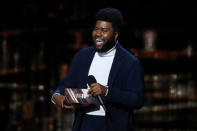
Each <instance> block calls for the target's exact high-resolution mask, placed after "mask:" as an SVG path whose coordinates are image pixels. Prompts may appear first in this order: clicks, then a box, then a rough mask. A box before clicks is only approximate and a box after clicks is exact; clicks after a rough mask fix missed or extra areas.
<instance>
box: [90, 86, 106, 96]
mask: <svg viewBox="0 0 197 131" xmlns="http://www.w3.org/2000/svg"><path fill="white" fill-rule="evenodd" d="M106 91H107V87H105V86H103V85H101V84H99V83H93V84H91V85H90V89H89V90H88V94H90V95H92V96H97V95H105V94H106Z"/></svg>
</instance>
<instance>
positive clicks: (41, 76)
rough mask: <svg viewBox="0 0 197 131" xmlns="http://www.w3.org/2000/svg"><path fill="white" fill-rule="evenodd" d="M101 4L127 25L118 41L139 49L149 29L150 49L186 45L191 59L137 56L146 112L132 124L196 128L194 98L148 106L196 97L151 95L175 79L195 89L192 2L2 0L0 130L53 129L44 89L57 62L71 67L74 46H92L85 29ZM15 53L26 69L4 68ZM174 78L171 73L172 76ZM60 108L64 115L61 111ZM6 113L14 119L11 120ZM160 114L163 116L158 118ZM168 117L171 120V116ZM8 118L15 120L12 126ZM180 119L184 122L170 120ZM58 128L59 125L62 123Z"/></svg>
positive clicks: (50, 86) (51, 83) (52, 81)
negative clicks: (28, 112)
mask: <svg viewBox="0 0 197 131" xmlns="http://www.w3.org/2000/svg"><path fill="white" fill-rule="evenodd" d="M104 7H114V8H118V9H119V10H120V11H121V12H122V14H123V17H124V20H125V23H124V28H123V30H122V32H121V34H120V42H121V44H122V45H123V46H124V47H125V48H126V49H128V50H130V49H138V50H143V49H144V39H143V36H144V32H145V31H146V30H148V29H153V30H155V31H156V34H157V38H156V51H160V50H161V51H169V52H170V51H176V52H179V51H184V50H186V49H187V48H188V45H191V47H192V52H193V54H194V55H193V56H192V57H191V58H190V57H189V58H188V57H185V56H184V57H181V58H179V57H177V56H176V55H174V56H173V55H171V57H172V58H171V57H169V58H166V57H165V58H164V59H163V58H160V57H157V58H156V59H154V58H152V57H151V58H150V57H149V58H148V59H147V58H146V57H145V58H144V56H143V55H142V56H140V57H139V58H140V59H141V60H142V63H143V66H144V71H145V75H146V78H148V80H147V81H146V83H145V84H146V86H147V88H146V91H147V96H146V97H147V101H146V102H147V103H146V104H145V108H148V109H152V110H151V112H148V113H147V112H146V111H144V112H143V110H142V113H141V114H140V113H139V114H138V115H139V121H137V122H136V123H137V124H138V129H139V130H140V127H142V130H143V129H144V130H145V129H146V128H147V127H149V128H150V130H151V129H153V128H154V127H156V128H155V129H158V130H160V129H161V130H162V129H163V130H168V128H169V130H170V129H171V130H173V129H175V130H176V129H177V130H178V129H181V128H184V129H185V130H187V129H188V130H189V129H191V130H192V129H194V128H195V129H196V125H195V123H196V121H197V120H196V118H197V117H196V114H197V113H196V104H193V103H192V104H190V105H189V106H187V105H186V107H184V108H183V109H179V108H177V109H175V110H173V111H171V110H170V109H168V110H167V111H164V112H162V111H161V112H160V111H159V112H157V111H156V112H155V111H154V109H153V108H152V107H154V106H155V103H156V106H157V104H159V105H160V104H161V105H162V104H163V105H162V107H164V108H165V109H166V107H168V105H170V104H172V105H173V104H175V105H176V104H177V105H178V104H182V103H183V104H185V102H186V103H187V102H193V100H195V101H196V98H197V97H196V96H195V95H194V97H193V96H192V95H191V94H189V95H187V96H186V97H180V98H178V97H176V98H175V99H174V98H163V97H159V98H158V97H156V98H155V97H154V93H155V94H156V95H157V93H158V91H159V92H160V93H161V94H162V93H163V94H165V93H169V90H170V88H169V86H168V85H167V84H169V83H170V82H171V81H172V83H173V82H174V83H175V85H176V86H175V87H176V89H177V90H179V87H178V86H179V85H181V87H180V90H182V91H183V92H185V90H186V91H187V90H190V89H191V88H190V86H191V85H192V86H191V87H192V91H193V92H194V93H193V94H195V93H196V92H197V91H196V84H194V83H195V82H196V73H195V72H196V71H195V68H194V67H196V65H197V63H196V54H195V52H196V50H197V46H196V43H197V40H196V29H197V24H196V23H197V20H196V17H197V8H196V5H195V2H194V1H189V0H187V1H186V0H184V1H178V0H130V1H129V0H128V1H123V0H119V1H115V0H98V1H94V0H52V1H49V0H48V1H47V0H18V1H11V0H7V1H1V2H0V56H2V54H3V51H2V48H3V47H2V44H1V43H2V41H3V40H6V41H7V49H8V54H9V57H8V59H9V61H8V66H7V67H6V70H8V71H7V72H6V73H5V72H4V73H2V72H3V71H2V70H4V69H3V68H2V67H3V66H2V65H3V64H2V63H3V58H2V57H0V87H1V88H0V89H1V95H0V96H1V97H0V115H1V116H2V120H1V121H0V126H2V130H4V129H5V130H8V131H9V130H12V129H11V128H12V127H13V129H15V130H18V129H19V130H20V129H22V130H44V126H43V125H50V126H54V127H53V128H52V129H51V130H56V129H58V127H56V126H57V125H58V124H57V123H58V120H59V119H62V118H56V117H54V116H53V115H54V114H56V113H60V111H57V110H55V111H54V105H52V104H51V101H50V98H51V96H50V93H51V91H53V90H54V89H56V87H57V84H58V83H59V80H60V78H59V70H60V67H61V65H63V64H67V65H69V64H70V62H71V61H72V57H73V55H74V54H75V53H76V52H77V51H78V50H79V49H81V48H84V47H87V46H91V45H92V40H91V32H92V29H93V26H94V24H95V20H94V17H95V13H96V12H97V11H98V9H100V8H104ZM76 32H80V36H77V33H76ZM78 40H79V41H80V42H79V43H80V46H79V47H78V46H76V43H77V41H78ZM16 52H18V53H19V55H20V58H19V61H18V63H17V64H18V68H19V69H24V70H22V71H20V70H19V71H18V72H12V73H8V72H9V71H10V70H11V71H12V69H13V68H14V66H15V64H16V63H14V60H13V56H14V53H16ZM156 53H157V52H156ZM164 54H165V53H164ZM166 54H168V52H167V53H166ZM166 54H165V55H166ZM43 65H44V66H43ZM173 73H174V74H173ZM172 74H173V75H172ZM155 75H156V76H157V77H158V78H159V80H158V81H159V82H158V83H159V84H161V85H162V84H163V83H164V84H163V85H167V86H164V87H162V88H158V89H156V88H155V87H154V86H155V85H154V84H153V83H154V82H155V81H154V80H153V81H152V78H155ZM172 76H176V77H175V78H174V79H173V80H171V79H170V78H171V77H172ZM168 77H169V79H167V78H168ZM149 79H151V80H149ZM166 79H167V80H166ZM13 83H14V84H18V85H19V87H20V86H21V85H25V86H24V87H23V86H22V87H21V88H19V89H17V88H15V87H14V88H13V86H9V85H10V84H11V85H12V84H13ZM166 83H167V84H166ZM174 83H173V84H174ZM188 83H189V84H188ZM40 85H42V86H44V89H40V88H39V87H40ZM182 87H183V88H182ZM185 87H187V88H186V89H185ZM193 87H195V88H194V89H193ZM190 91H191V90H190ZM13 94H16V96H17V97H19V98H20V101H17V102H19V103H21V105H22V106H19V107H18V108H17V110H14V111H13V112H12V109H10V103H13V100H12V95H13ZM175 94H176V93H175ZM149 95H150V96H149ZM152 95H153V97H152ZM190 96H192V97H191V98H190ZM41 98H42V99H41ZM43 98H44V99H43ZM27 101H28V102H30V103H32V104H33V105H34V106H35V109H34V111H33V112H34V115H33V118H32V119H28V120H25V119H23V118H22V116H23V111H22V109H21V108H22V107H23V105H25V103H26V102H27ZM17 102H16V101H15V103H17ZM177 107H178V106H177ZM193 107H194V108H193ZM63 114H66V113H65V112H63ZM12 116H17V117H16V118H15V119H14V118H13V117H12ZM62 116H63V115H62ZM180 116H183V117H182V118H181V117H180ZM11 118H12V119H11ZM45 118H46V119H45ZM68 118H70V117H68ZM154 118H155V119H156V121H154ZM158 118H159V119H162V120H164V122H163V121H159V120H157V119H158ZM168 118H169V119H168ZM172 118H174V119H173V120H171V119H172ZM165 120H166V121H165ZM13 121H14V122H16V123H17V124H16V123H14V124H13ZM24 121H25V122H26V123H25V122H24ZM32 121H33V122H32ZM51 121H52V122H51ZM59 121H62V122H63V123H64V122H65V121H63V120H59ZM28 122H29V123H28ZM44 122H45V123H44ZM46 122H48V123H46ZM50 122H51V123H50ZM138 122H139V123H138ZM32 123H33V124H32ZM179 124H180V125H182V126H176V125H179ZM62 125H64V124H62ZM141 125H142V126H141ZM177 127H178V128H177ZM59 128H61V129H63V127H59ZM184 129H183V130H184ZM48 131H49V129H48Z"/></svg>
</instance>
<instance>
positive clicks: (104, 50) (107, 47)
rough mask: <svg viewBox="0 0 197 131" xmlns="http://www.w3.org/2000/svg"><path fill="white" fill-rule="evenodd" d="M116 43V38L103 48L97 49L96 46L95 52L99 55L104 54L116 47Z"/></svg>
mask: <svg viewBox="0 0 197 131" xmlns="http://www.w3.org/2000/svg"><path fill="white" fill-rule="evenodd" d="M115 44H116V43H115V41H114V38H112V39H110V40H108V41H107V42H106V43H105V44H104V45H103V46H102V47H101V48H97V47H96V44H95V46H94V48H95V50H96V51H97V52H99V53H102V52H107V51H108V50H110V49H111V48H112V47H114V45H115Z"/></svg>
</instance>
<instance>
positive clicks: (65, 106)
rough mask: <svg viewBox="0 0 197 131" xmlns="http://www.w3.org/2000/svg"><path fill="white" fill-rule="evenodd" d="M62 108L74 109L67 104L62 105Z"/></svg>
mask: <svg viewBox="0 0 197 131" xmlns="http://www.w3.org/2000/svg"><path fill="white" fill-rule="evenodd" d="M63 108H66V109H74V107H73V106H68V105H64V106H63Z"/></svg>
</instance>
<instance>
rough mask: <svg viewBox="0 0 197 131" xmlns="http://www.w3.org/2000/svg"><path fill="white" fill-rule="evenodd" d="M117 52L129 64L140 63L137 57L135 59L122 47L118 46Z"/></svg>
mask: <svg viewBox="0 0 197 131" xmlns="http://www.w3.org/2000/svg"><path fill="white" fill-rule="evenodd" d="M118 48H119V50H120V51H119V52H120V54H121V55H122V56H123V57H124V59H125V61H127V62H129V63H130V62H131V63H140V60H139V58H138V57H136V56H135V55H133V54H132V53H131V52H130V51H129V50H127V49H125V48H124V47H122V46H121V45H119V47H118Z"/></svg>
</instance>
